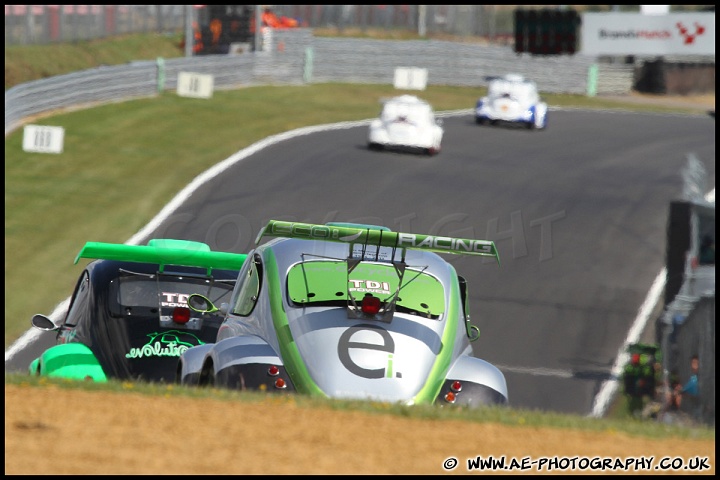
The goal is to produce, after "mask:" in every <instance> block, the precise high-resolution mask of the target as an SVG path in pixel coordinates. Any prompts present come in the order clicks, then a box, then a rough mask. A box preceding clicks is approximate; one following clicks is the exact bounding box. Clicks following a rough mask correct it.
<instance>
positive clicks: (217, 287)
mask: <svg viewBox="0 0 720 480" xmlns="http://www.w3.org/2000/svg"><path fill="white" fill-rule="evenodd" d="M233 286H234V285H233V284H232V283H220V282H213V283H212V284H211V283H210V282H209V281H208V280H203V279H192V278H189V277H188V279H187V280H184V281H177V280H171V279H162V280H159V281H158V280H156V279H153V278H148V277H136V276H130V277H120V279H119V288H118V296H117V301H118V303H119V304H120V306H122V307H149V308H157V307H158V306H161V307H187V298H188V296H190V294H193V293H200V294H202V295H205V296H206V297H208V298H209V299H210V300H212V301H213V303H215V304H216V305H220V304H221V303H223V302H229V301H230V295H231V294H232V289H233Z"/></svg>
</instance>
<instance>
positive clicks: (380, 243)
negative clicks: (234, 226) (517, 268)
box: [255, 220, 500, 264]
mask: <svg viewBox="0 0 720 480" xmlns="http://www.w3.org/2000/svg"><path fill="white" fill-rule="evenodd" d="M264 236H272V237H285V238H302V239H306V240H324V241H328V242H340V243H347V244H363V245H373V246H377V247H391V248H398V249H414V250H426V251H431V252H436V253H454V254H462V255H480V256H484V257H494V258H495V259H496V260H497V262H498V264H500V256H499V255H498V252H497V248H495V242H492V241H490V240H473V239H466V238H454V237H443V236H436V235H420V234H417V233H402V232H393V231H391V230H389V229H388V228H387V227H378V226H374V225H361V224H351V223H328V224H325V225H319V224H312V223H298V222H285V221H281V220H270V221H269V222H268V224H267V225H266V226H265V228H263V229H262V230H261V231H260V233H259V234H258V236H257V238H256V240H255V243H256V244H258V243H260V241H261V240H262V238H263V237H264Z"/></svg>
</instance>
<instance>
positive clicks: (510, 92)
mask: <svg viewBox="0 0 720 480" xmlns="http://www.w3.org/2000/svg"><path fill="white" fill-rule="evenodd" d="M547 112H548V106H547V103H545V102H543V101H541V99H540V95H539V94H538V91H537V86H536V85H535V82H532V81H530V80H526V79H525V78H523V77H522V76H521V75H516V74H508V75H505V76H504V77H496V78H492V79H490V82H489V84H488V94H487V96H485V97H482V98H481V99H479V100H478V101H477V105H476V106H475V122H476V123H479V124H481V125H485V124H488V123H490V124H491V125H495V124H497V123H500V122H502V123H506V124H519V125H524V126H526V127H527V128H530V129H532V128H535V129H544V128H546V127H547Z"/></svg>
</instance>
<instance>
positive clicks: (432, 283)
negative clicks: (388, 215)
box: [177, 220, 508, 407]
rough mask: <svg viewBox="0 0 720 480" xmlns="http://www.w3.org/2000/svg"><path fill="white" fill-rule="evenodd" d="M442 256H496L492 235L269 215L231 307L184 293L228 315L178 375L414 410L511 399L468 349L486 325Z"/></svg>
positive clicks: (499, 378) (186, 357)
mask: <svg viewBox="0 0 720 480" xmlns="http://www.w3.org/2000/svg"><path fill="white" fill-rule="evenodd" d="M264 237H274V238H272V239H271V240H270V241H268V242H266V243H262V244H261V241H262V239H263V238H264ZM438 253H443V254H446V253H447V254H460V255H474V256H487V257H494V258H496V259H497V260H498V262H499V257H498V254H497V250H496V248H495V245H494V243H493V242H491V241H485V240H473V239H463V238H451V237H442V236H433V235H419V234H412V233H400V232H394V231H391V230H390V229H388V228H386V227H381V226H375V225H365V224H355V223H328V224H324V225H323V224H309V223H297V222H285V221H278V220H271V221H269V223H268V224H267V225H266V226H265V227H264V228H263V229H262V231H261V232H260V233H259V235H258V237H257V241H256V246H255V248H254V249H253V250H251V251H250V252H249V253H248V258H247V261H246V262H245V264H244V265H243V267H242V269H241V271H240V275H239V277H238V281H237V283H236V285H235V289H234V291H233V294H232V297H231V299H230V301H229V302H227V303H225V302H223V303H220V304H215V303H214V302H212V301H211V300H210V299H209V298H207V297H206V296H204V295H200V294H195V295H191V296H190V297H189V298H188V306H189V307H190V308H191V309H192V310H195V311H196V312H199V313H203V314H217V313H221V314H223V315H224V316H225V319H224V321H223V323H222V325H220V328H219V329H218V334H217V339H216V341H215V342H212V343H211V342H208V343H205V344H202V345H198V346H195V347H192V348H189V349H187V350H185V351H184V352H183V353H182V354H181V355H180V357H179V363H178V370H177V381H178V382H179V383H182V384H185V385H198V386H215V387H222V388H230V389H240V390H259V391H269V392H271V391H276V392H294V393H299V394H306V395H311V396H317V397H329V398H337V399H363V400H373V401H383V402H393V403H401V404H407V405H415V404H441V405H446V404H455V405H463V406H470V407H475V406H482V405H497V404H501V405H502V404H507V403H508V391H507V385H506V382H505V377H504V376H503V374H502V373H501V371H500V370H499V369H498V368H496V367H495V366H493V365H492V364H490V363H488V362H486V361H485V360H482V359H480V358H477V357H475V356H474V355H473V350H472V347H471V342H472V341H474V340H476V339H477V338H478V334H479V331H478V329H477V327H475V326H473V325H471V323H470V314H469V311H468V292H467V285H466V282H465V279H464V278H463V277H462V276H461V275H459V274H458V273H457V272H456V271H455V268H454V267H453V266H452V265H450V263H448V262H447V261H445V260H444V259H443V258H442V257H441V256H440V255H438Z"/></svg>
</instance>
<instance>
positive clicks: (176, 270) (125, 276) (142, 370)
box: [29, 239, 247, 382]
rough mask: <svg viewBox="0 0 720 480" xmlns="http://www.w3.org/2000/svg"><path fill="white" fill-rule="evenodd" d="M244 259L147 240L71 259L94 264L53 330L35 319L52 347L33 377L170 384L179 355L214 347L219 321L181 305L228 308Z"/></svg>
mask: <svg viewBox="0 0 720 480" xmlns="http://www.w3.org/2000/svg"><path fill="white" fill-rule="evenodd" d="M246 256H247V255H244V254H237V253H228V252H217V251H212V250H211V249H210V247H209V246H208V245H207V244H205V243H201V242H194V241H188V240H175V239H153V240H150V241H149V242H148V244H147V245H125V244H112V243H100V242H88V243H86V244H85V246H84V247H83V249H82V250H81V251H80V253H79V254H78V256H77V257H76V259H75V263H78V261H79V260H80V259H81V258H90V259H94V261H91V262H90V263H88V265H87V266H86V267H85V268H84V269H83V271H82V273H81V274H80V276H79V278H78V281H77V284H76V286H75V290H74V292H73V294H72V297H71V299H70V304H69V307H68V310H67V312H66V314H65V316H64V318H63V319H62V321H61V322H60V324H59V325H55V324H54V323H53V321H52V320H51V319H50V318H49V317H47V316H45V315H40V314H38V315H34V316H33V318H32V325H33V327H35V328H39V329H41V330H46V331H56V332H57V339H56V342H57V344H56V345H54V346H52V347H50V348H48V349H47V350H45V351H44V352H43V353H42V354H41V355H40V356H39V357H38V358H36V359H35V360H33V361H32V362H31V364H30V367H29V371H30V374H32V375H46V376H50V377H62V378H69V379H92V380H94V381H98V382H103V381H107V380H108V379H111V378H112V379H123V380H143V381H149V382H172V381H174V379H175V371H176V368H177V362H178V358H179V356H180V354H182V353H183V352H184V351H185V350H187V349H188V348H191V347H194V346H198V345H203V344H205V343H206V342H214V341H215V338H216V337H217V332H218V327H219V326H220V324H221V322H222V320H223V318H222V316H221V315H213V314H206V315H200V314H197V313H196V312H193V311H192V310H190V309H189V308H188V306H187V297H188V296H189V295H190V294H193V293H202V294H203V295H207V296H209V297H210V298H212V299H213V300H214V301H216V302H227V301H229V298H230V295H231V294H232V290H233V287H234V285H235V282H236V280H237V276H238V272H239V270H240V268H241V267H242V265H243V263H244V262H245V258H246Z"/></svg>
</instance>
